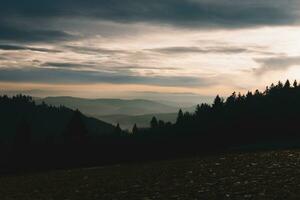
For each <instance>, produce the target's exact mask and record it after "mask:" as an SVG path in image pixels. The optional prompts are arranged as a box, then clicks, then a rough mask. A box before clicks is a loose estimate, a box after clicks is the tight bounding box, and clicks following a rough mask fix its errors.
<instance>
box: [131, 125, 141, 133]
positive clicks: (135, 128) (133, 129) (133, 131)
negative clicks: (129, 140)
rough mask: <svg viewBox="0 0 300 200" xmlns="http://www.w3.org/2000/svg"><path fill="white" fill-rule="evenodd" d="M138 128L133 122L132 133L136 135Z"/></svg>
mask: <svg viewBox="0 0 300 200" xmlns="http://www.w3.org/2000/svg"><path fill="white" fill-rule="evenodd" d="M138 132H139V130H138V127H137V125H136V124H134V126H133V128H132V134H134V135H136V134H138Z"/></svg>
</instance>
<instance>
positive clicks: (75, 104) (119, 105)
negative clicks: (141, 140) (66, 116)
mask: <svg viewBox="0 0 300 200" xmlns="http://www.w3.org/2000/svg"><path fill="white" fill-rule="evenodd" d="M36 102H37V103H42V102H45V103H46V104H49V105H53V106H60V105H64V106H66V107H68V108H71V109H79V110H80V111H81V112H83V113H85V114H88V115H90V116H105V115H131V116H132V115H146V114H152V113H173V112H177V111H178V109H179V108H178V107H175V106H169V105H166V104H162V103H159V102H156V101H150V100H144V99H132V100H124V99H84V98H75V97H46V98H40V99H37V100H36Z"/></svg>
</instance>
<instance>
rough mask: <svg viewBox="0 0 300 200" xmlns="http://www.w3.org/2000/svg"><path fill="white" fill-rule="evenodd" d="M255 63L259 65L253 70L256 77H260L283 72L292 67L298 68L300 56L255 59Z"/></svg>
mask: <svg viewBox="0 0 300 200" xmlns="http://www.w3.org/2000/svg"><path fill="white" fill-rule="evenodd" d="M255 61H256V62H257V63H259V64H260V67H259V68H256V69H254V72H255V74H257V75H262V74H265V73H267V72H269V71H284V70H287V69H289V68H290V67H293V66H300V56H294V57H289V56H279V57H271V58H259V59H255Z"/></svg>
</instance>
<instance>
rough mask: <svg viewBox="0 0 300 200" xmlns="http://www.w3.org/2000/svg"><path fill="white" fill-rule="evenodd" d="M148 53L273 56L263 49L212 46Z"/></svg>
mask: <svg viewBox="0 0 300 200" xmlns="http://www.w3.org/2000/svg"><path fill="white" fill-rule="evenodd" d="M146 50H148V51H154V52H159V53H165V54H177V53H202V54H209V53H222V54H239V53H259V54H267V55H273V53H272V52H268V51H265V50H263V49H261V48H259V49H258V48H243V47H230V46H228V47H225V46H212V47H203V48H200V47H194V46H190V47H188V46H176V47H165V48H156V49H146Z"/></svg>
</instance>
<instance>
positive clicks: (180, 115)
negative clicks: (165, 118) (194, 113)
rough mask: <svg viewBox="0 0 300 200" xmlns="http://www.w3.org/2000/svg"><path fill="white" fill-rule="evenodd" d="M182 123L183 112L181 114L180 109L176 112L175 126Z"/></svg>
mask: <svg viewBox="0 0 300 200" xmlns="http://www.w3.org/2000/svg"><path fill="white" fill-rule="evenodd" d="M182 121H183V112H182V110H181V109H180V110H179V111H178V115H177V120H176V124H180V123H182Z"/></svg>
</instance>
